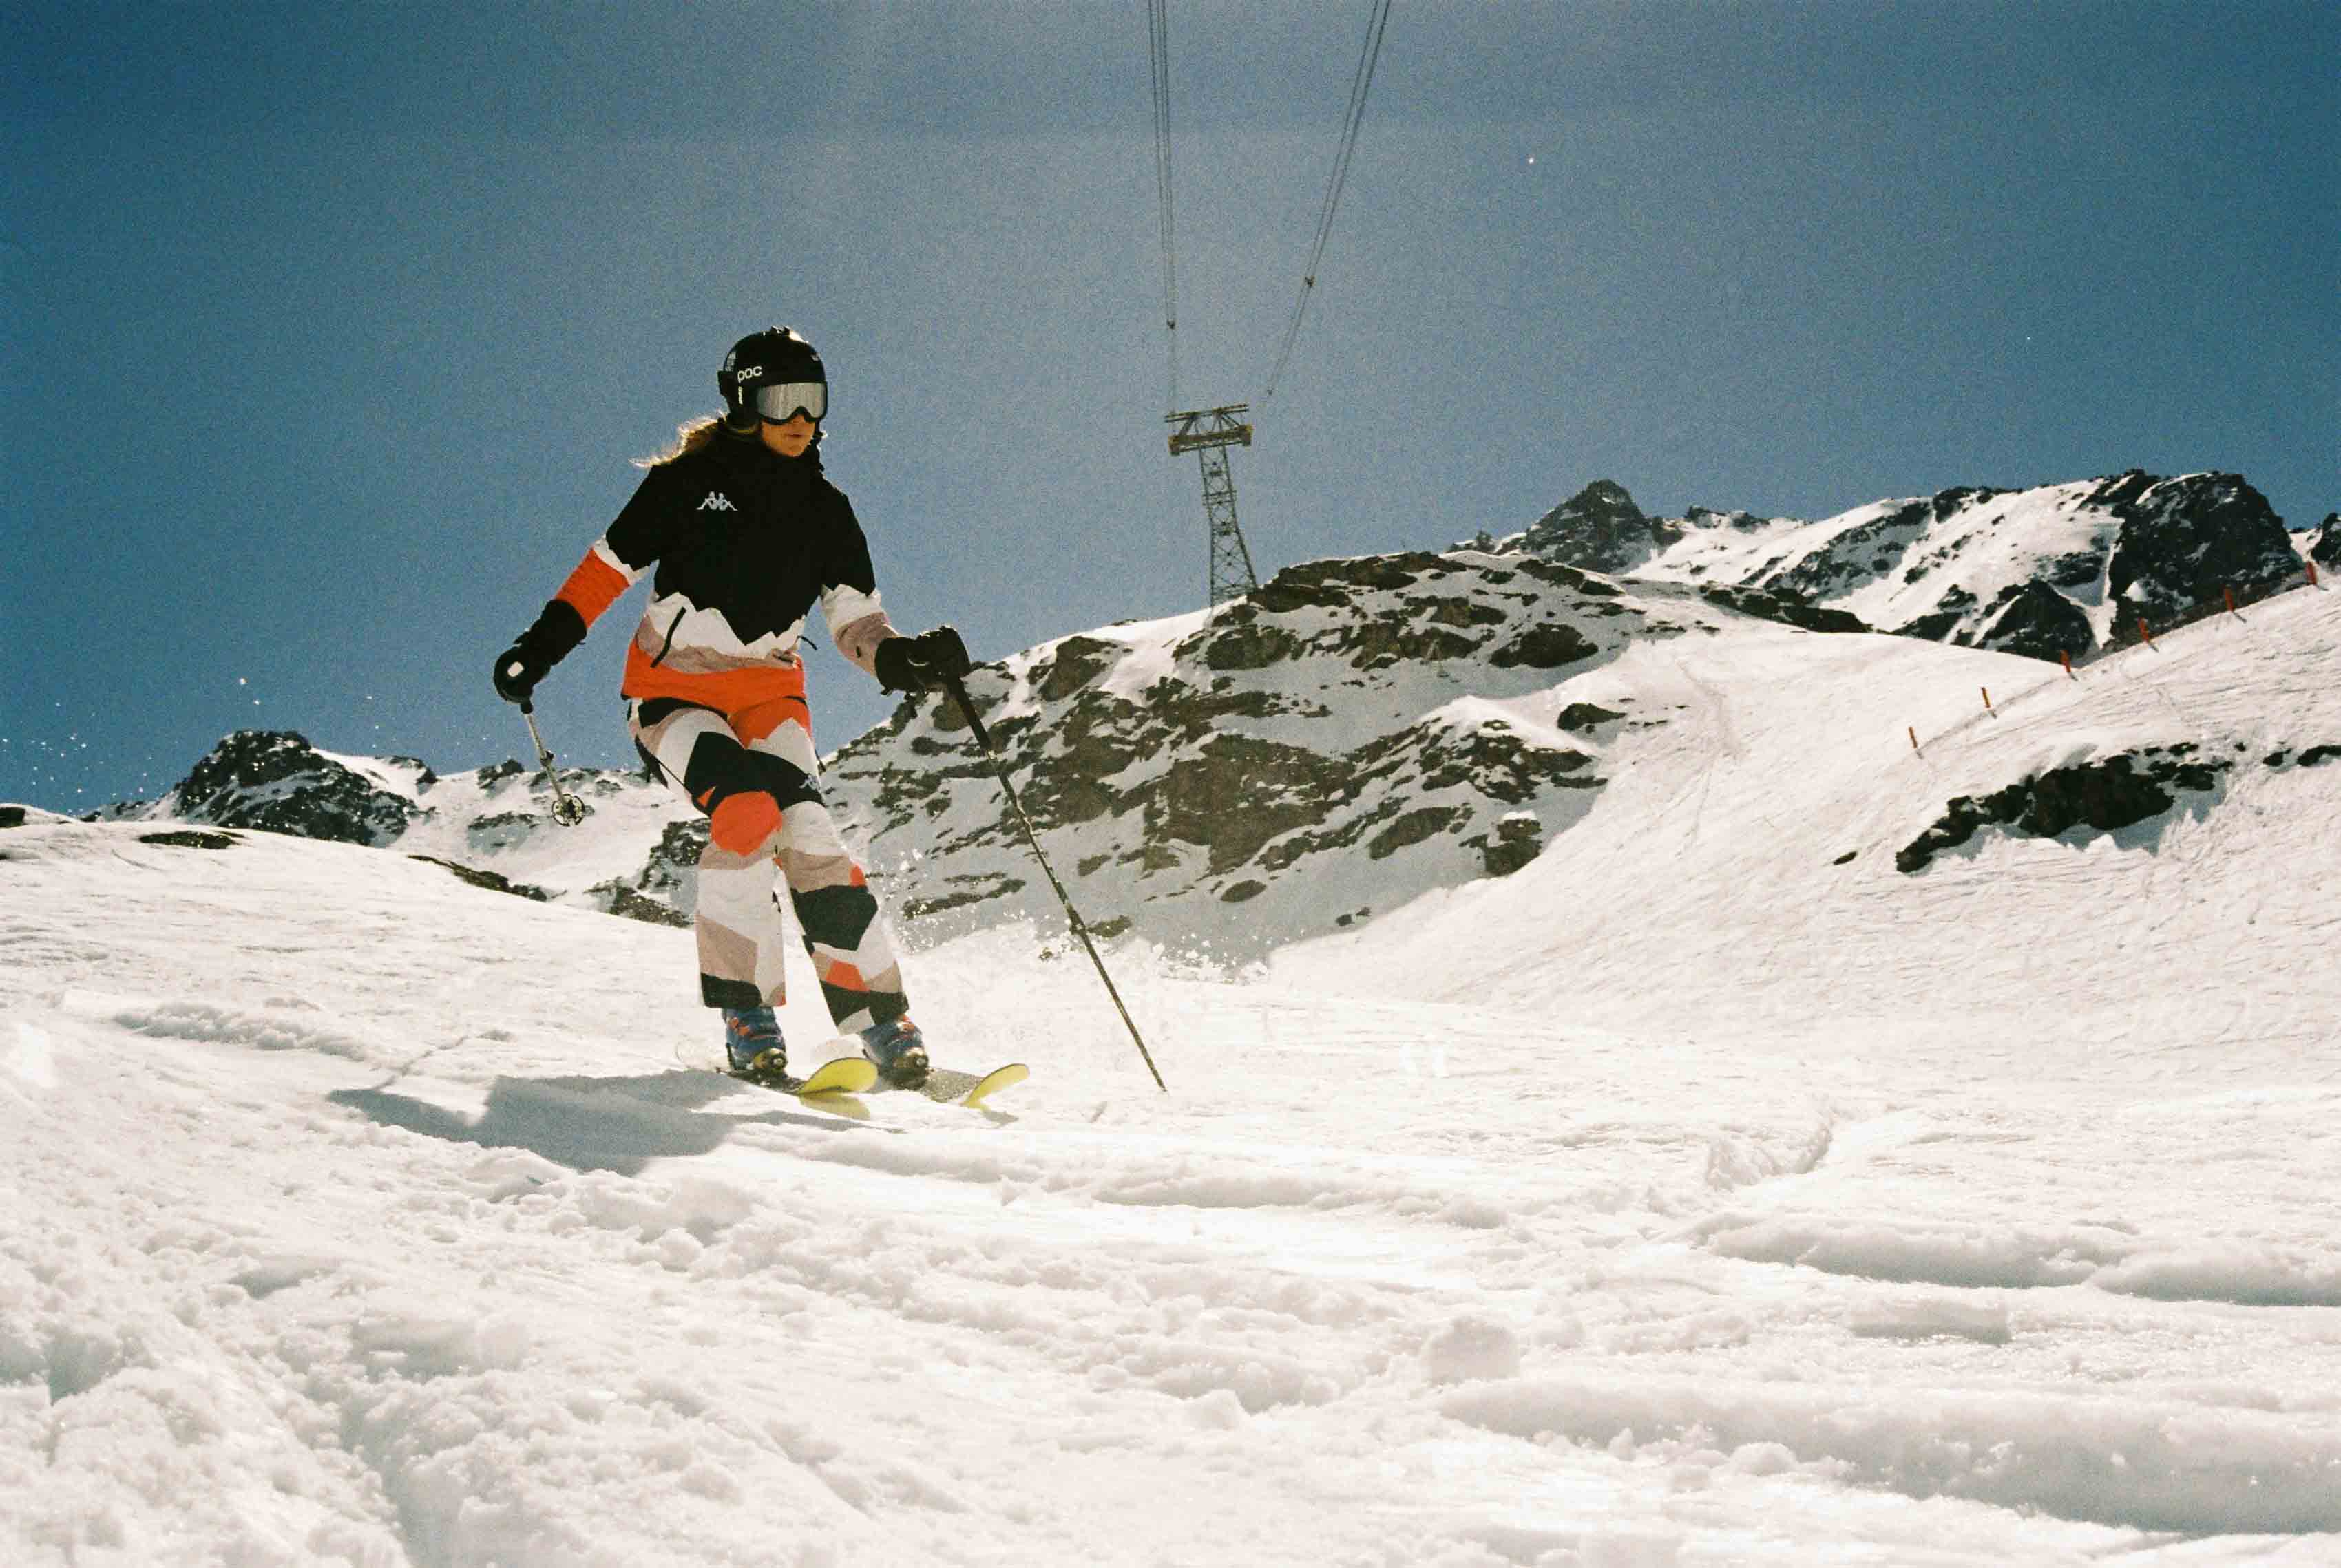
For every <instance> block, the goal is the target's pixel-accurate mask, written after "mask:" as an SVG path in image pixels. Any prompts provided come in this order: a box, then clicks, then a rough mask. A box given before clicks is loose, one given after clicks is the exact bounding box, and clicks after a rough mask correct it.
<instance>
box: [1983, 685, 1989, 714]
mask: <svg viewBox="0 0 2341 1568" xmlns="http://www.w3.org/2000/svg"><path fill="white" fill-rule="evenodd" d="M1981 690H1982V691H1983V710H1984V711H1985V712H1986V713H1988V712H1990V711H1991V688H1990V687H1988V686H1986V687H1984V688H1982V689H1981Z"/></svg>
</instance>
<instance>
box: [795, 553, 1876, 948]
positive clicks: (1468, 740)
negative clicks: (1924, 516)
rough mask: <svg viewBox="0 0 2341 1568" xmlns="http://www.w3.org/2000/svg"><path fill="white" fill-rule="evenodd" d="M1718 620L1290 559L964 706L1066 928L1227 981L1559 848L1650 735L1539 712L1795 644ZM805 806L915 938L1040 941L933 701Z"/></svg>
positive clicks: (1411, 563)
mask: <svg viewBox="0 0 2341 1568" xmlns="http://www.w3.org/2000/svg"><path fill="white" fill-rule="evenodd" d="M1733 597H1734V599H1735V600H1738V602H1740V603H1742V604H1745V605H1747V606H1748V609H1742V608H1734V607H1733V605H1732V604H1728V603H1724V602H1718V598H1717V596H1714V595H1710V594H1708V593H1705V592H1701V591H1698V590H1690V589H1686V588H1681V587H1677V586H1673V585H1664V584H1643V585H1631V586H1628V587H1622V588H1621V587H1620V586H1619V584H1617V583H1615V582H1613V581H1609V580H1608V579H1606V578H1602V577H1599V576H1597V575H1594V574H1591V573H1588V572H1583V571H1577V570H1575V569H1574V568H1569V567H1560V566H1555V565H1553V564H1552V563H1550V562H1548V561H1542V560H1539V559H1538V558H1537V557H1535V556H1532V555H1523V554H1515V555H1509V556H1504V557H1497V556H1492V555H1489V554H1486V553H1483V552H1479V551H1451V552H1449V553H1447V554H1443V555H1430V554H1419V553H1418V554H1409V555H1387V556H1363V557H1359V558H1356V559H1353V560H1346V561H1316V562H1311V563H1310V564H1308V565H1305V566H1299V567H1293V568H1290V569H1288V570H1287V571H1283V572H1281V573H1280V574H1278V576H1277V577H1276V578H1275V579H1273V580H1272V581H1270V582H1268V583H1267V584H1265V585H1263V586H1262V587H1261V588H1260V590H1258V591H1257V592H1255V593H1253V594H1251V595H1250V596H1249V597H1248V598H1247V599H1245V600H1242V601H1240V602H1239V603H1237V604H1234V605H1231V606H1228V607H1224V608H1222V609H1221V610H1220V611H1218V612H1217V613H1216V614H1214V615H1212V616H1210V617H1209V618H1206V617H1205V616H1204V615H1202V614H1200V613H1198V614H1195V615H1190V616H1185V617H1180V618H1177V619H1174V620H1162V621H1154V622H1149V623H1146V624H1142V625H1124V626H1114V627H1107V628H1104V629H1102V630H1099V631H1096V632H1092V633H1088V634H1085V635H1081V636H1077V637H1071V638H1065V639H1061V640H1058V641H1055V642H1050V643H1044V644H1042V645H1041V646H1040V647H1038V648H1035V649H1032V650H1028V651H1027V652H1025V653H1022V654H1019V655H1017V656H1016V657H1014V658H1012V659H1010V660H1006V661H1005V662H1004V663H1003V664H1001V665H999V666H993V667H990V668H987V669H984V670H979V671H978V672H977V673H976V674H975V675H974V676H973V677H971V679H970V680H969V682H968V686H969V690H970V693H971V696H972V697H973V698H974V699H975V700H976V702H977V704H978V706H979V708H980V709H981V710H982V711H983V712H984V715H985V721H986V724H987V726H988V728H989V729H990V731H991V735H992V736H993V739H995V741H996V742H997V743H998V745H999V746H1000V748H1001V751H1002V753H1003V754H1004V756H1005V758H1006V759H1007V765H1008V769H1009V772H1010V777H1011V779H1013V780H1014V782H1015V784H1016V788H1017V789H1018V790H1019V792H1020V794H1021V799H1022V800H1023V803H1024V806H1025V808H1026V809H1027V810H1028V811H1029V812H1030V814H1031V817H1032V819H1033V820H1034V821H1035V823H1036V824H1037V825H1038V826H1039V827H1040V829H1041V831H1042V837H1043V841H1044V843H1045V845H1046V846H1047V849H1048V852H1049V854H1050V856H1051V860H1052V863H1053V864H1054V865H1055V866H1056V868H1057V870H1058V873H1059V875H1060V877H1061V878H1062V879H1063V881H1064V882H1065V883H1066V885H1067V886H1068V887H1069V888H1071V892H1072V895H1073V898H1074V901H1075V903H1076V905H1077V907H1079V908H1081V911H1082V914H1083V916H1084V918H1086V919H1087V920H1088V921H1089V922H1090V923H1091V924H1092V925H1094V926H1097V927H1100V928H1103V929H1105V930H1107V931H1110V932H1119V931H1121V930H1124V929H1135V930H1137V931H1138V932H1139V933H1140V934H1141V935H1143V936H1145V937H1148V938H1151V939H1153V940H1155V941H1158V942H1161V943H1166V944H1170V945H1172V946H1176V947H1180V948H1201V949H1205V950H1208V951H1209V952H1210V953H1212V954H1214V955H1216V956H1218V957H1219V958H1223V959H1224V958H1235V959H1245V958H1253V957H1257V956H1258V955H1260V953H1262V952H1265V951H1267V950H1268V949H1270V948H1274V947H1277V946H1279V945H1280V944H1282V943H1285V942H1289V941H1292V940H1296V939H1299V938H1305V937H1310V936H1314V935H1318V934H1320V933H1324V932H1328V931H1332V930H1336V929H1340V928H1345V927H1348V926H1350V925H1352V924H1354V923H1355V922H1357V921H1359V920H1360V919H1364V918H1370V917H1371V916H1372V915H1373V914H1375V913H1376V912H1378V911H1382V910H1387V909H1389V908H1391V907H1393V906H1395V905H1397V904H1400V903H1403V902H1405V901H1406V900H1408V899H1410V898H1413V897H1415V896H1416V895H1417V894H1419V893H1421V892H1423V891H1425V890H1427V889H1429V888H1438V887H1453V886H1458V885H1460V884H1463V883H1467V882H1471V881H1477V880H1483V879H1485V878H1489V876H1491V875H1500V874H1503V873H1505V872H1507V871H1509V870H1510V869H1512V868H1516V867H1517V866H1518V865H1519V864H1522V863H1524V862H1525V861H1526V859H1528V858H1531V857H1532V856H1533V855H1534V853H1535V852H1536V850H1537V849H1539V847H1540V846H1542V845H1543V844H1545V843H1547V842H1549V841H1551V840H1552V839H1554V838H1556V837H1558V836H1561V835H1565V834H1566V833H1567V832H1568V831H1569V829H1570V827H1571V825H1572V824H1573V823H1575V822H1576V821H1578V820H1579V819H1580V818H1582V817H1583V816H1584V814H1585V812H1586V811H1587V810H1588V809H1589V808H1590V807H1591V806H1592V804H1593V803H1594V802H1595V801H1596V800H1597V799H1599V795H1600V793H1601V791H1602V790H1603V789H1605V788H1606V787H1607V786H1608V785H1609V782H1610V781H1611V779H1612V778H1613V777H1614V763H1613V760H1612V751H1613V748H1614V746H1615V745H1616V743H1617V742H1618V739H1619V737H1620V736H1621V735H1625V734H1629V733H1633V732H1637V731H1639V730H1643V729H1649V728H1651V727H1654V726H1661V725H1664V724H1667V723H1669V722H1670V720H1671V713H1670V711H1669V710H1666V709H1664V708H1649V707H1638V706H1632V705H1627V706H1619V705H1618V704H1614V703H1613V704H1606V705H1605V704H1600V703H1591V702H1574V701H1572V700H1569V698H1568V697H1567V696H1566V695H1563V693H1564V692H1566V691H1569V690H1576V688H1577V687H1578V686H1579V685H1582V684H1584V683H1586V682H1589V681H1592V680H1595V678H1596V674H1597V672H1599V671H1600V670H1604V669H1606V668H1608V667H1609V666H1610V665H1611V664H1612V663H1613V662H1614V661H1616V660H1619V659H1621V658H1623V657H1626V656H1627V655H1628V654H1629V651H1630V650H1638V649H1641V648H1645V647H1649V646H1654V645H1664V644H1669V643H1671V642H1674V641H1677V640H1716V641H1718V643H1721V644H1727V645H1730V646H1735V647H1736V646H1738V645H1739V644H1740V643H1741V642H1742V641H1743V640H1753V641H1754V642H1755V643H1757V644H1761V645H1766V646H1768V645H1769V642H1770V641H1771V640H1774V639H1777V638H1780V637H1787V638H1788V639H1789V640H1793V641H1797V642H1798V643H1802V642H1804V641H1807V640H1812V636H1811V634H1809V633H1808V632H1805V631H1803V630H1794V631H1783V630H1782V629H1781V628H1779V627H1778V626H1777V625H1774V624H1773V623H1771V622H1769V621H1768V620H1763V619H1761V618H1760V616H1759V615H1758V614H1753V613H1749V612H1748V610H1749V609H1753V610H1767V609H1769V610H1773V611H1777V612H1788V611H1791V610H1792V609H1793V607H1790V606H1787V605H1773V606H1767V605H1765V604H1762V603H1759V602H1758V600H1760V597H1761V596H1754V597H1753V598H1751V597H1749V596H1740V595H1735V596H1733ZM1839 619H1840V620H1843V619H1844V618H1839ZM1846 624H1848V625H1850V624H1852V623H1851V622H1850V621H1849V620H1848V621H1846ZM1865 641H1866V642H1874V641H1876V639H1865ZM825 788H826V789H828V791H829V793H830V796H831V798H832V800H833V801H834V802H836V803H837V804H838V806H839V808H840V810H841V813H842V817H843V818H844V820H845V821H846V823H847V825H848V828H849V830H850V831H851V832H852V834H853V835H854V836H855V837H856V839H858V840H859V841H862V842H865V843H867V844H868V846H869V849H870V859H871V864H872V868H873V870H874V871H876V872H877V873H878V874H879V875H881V876H882V877H883V878H886V882H887V885H888V886H889V887H890V888H895V889H897V890H898V892H899V895H900V897H902V898H903V899H904V900H905V901H904V903H903V905H902V908H903V909H904V911H905V913H906V914H907V915H908V916H910V917H911V918H912V919H913V920H914V921H915V922H916V923H917V924H916V928H917V929H920V930H922V931H925V932H943V933H956V932H958V931H963V930H967V929H971V928H976V927H978V926H981V925H985V924H996V923H997V922H999V921H1001V919H1004V918H1015V917H1030V918H1041V919H1060V918H1061V917H1060V916H1058V915H1057V913H1056V905H1055V900H1054V897H1053V895H1052V894H1051V891H1050V889H1049V888H1048V886H1047V884H1046V882H1045V880H1044V879H1043V878H1041V875H1040V874H1039V872H1038V871H1037V870H1036V869H1035V868H1034V865H1033V862H1032V860H1031V856H1030V852H1029V850H1028V849H1027V848H1026V846H1025V844H1024V842H1023V840H1022V839H1021V834H1020V833H1019V831H1018V829H1016V827H1015V826H1014V823H1013V819H1011V817H1010V816H1009V815H1008V813H1007V810H1006V808H1005V806H1004V805H1003V802H1002V800H1001V791H1000V788H999V785H998V783H997V782H996V781H995V779H993V777H992V775H991V771H990V769H989V766H988V764H987V761H986V759H984V758H983V757H982V756H981V753H980V751H979V750H978V748H977V747H976V745H975V742H974V740H973V739H972V737H971V734H970V732H969V730H968V729H967V726H966V725H965V724H964V722H963V721H961V718H960V716H959V713H958V711H957V709H956V707H955V706H954V705H952V704H951V703H950V702H949V701H948V700H945V699H943V698H941V697H934V698H930V699H928V700H925V701H923V702H921V703H918V704H906V705H905V706H904V708H903V709H902V710H900V711H899V712H898V713H897V715H896V717H895V719H893V720H892V722H891V723H889V724H887V725H883V726H881V727H880V728H878V729H873V730H872V731H871V732H870V733H868V734H867V735H864V736H863V737H862V738H861V739H858V740H856V741H854V742H853V743H852V745H850V746H847V747H846V748H844V749H842V750H841V751H840V752H839V753H838V754H837V755H836V757H834V758H833V759H831V761H830V764H829V771H828V773H827V776H826V780H825Z"/></svg>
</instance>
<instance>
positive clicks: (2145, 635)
mask: <svg viewBox="0 0 2341 1568" xmlns="http://www.w3.org/2000/svg"><path fill="white" fill-rule="evenodd" d="M2137 635H2138V640H2140V641H2141V642H2144V643H2145V644H2146V645H2147V647H2148V648H2151V647H2153V646H2154V631H2153V629H2152V628H2150V627H2148V626H2147V623H2146V617H2145V616H2143V615H2141V616H2139V617H2138V618H2137Z"/></svg>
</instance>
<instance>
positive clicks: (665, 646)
mask: <svg viewBox="0 0 2341 1568" xmlns="http://www.w3.org/2000/svg"><path fill="white" fill-rule="evenodd" d="M690 613H691V606H689V605H688V604H686V605H684V606H683V607H682V609H681V610H676V611H675V612H674V619H673V620H670V621H668V622H667V623H666V641H665V642H664V643H662V645H661V646H660V648H659V650H658V657H657V658H656V659H653V660H651V668H652V669H653V670H655V669H656V668H658V667H659V666H660V665H662V664H664V663H665V662H666V656H667V654H668V653H669V652H670V651H672V649H673V648H674V629H675V628H676V627H678V626H681V625H682V618H683V617H684V616H686V615H688V614H690Z"/></svg>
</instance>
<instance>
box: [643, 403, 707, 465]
mask: <svg viewBox="0 0 2341 1568" xmlns="http://www.w3.org/2000/svg"><path fill="white" fill-rule="evenodd" d="M722 428H723V422H722V419H720V418H719V417H717V416H716V415H714V414H712V413H703V414H701V415H700V416H699V417H698V418H697V419H687V420H685V421H683V422H682V423H681V424H679V425H677V426H675V427H674V442H673V444H672V445H671V446H669V447H668V448H667V449H666V450H665V451H664V452H658V453H655V454H653V455H652V456H650V457H638V458H636V459H634V466H635V467H636V468H660V467H663V466H664V465H666V464H667V463H671V462H672V461H675V459H677V458H681V457H689V456H690V455H691V454H692V452H698V451H701V450H702V448H704V447H705V446H706V445H707V444H708V443H709V442H712V441H713V440H714V439H715V437H716V434H717V432H720V431H721V430H722Z"/></svg>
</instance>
